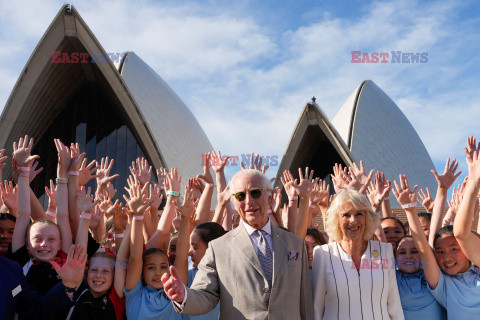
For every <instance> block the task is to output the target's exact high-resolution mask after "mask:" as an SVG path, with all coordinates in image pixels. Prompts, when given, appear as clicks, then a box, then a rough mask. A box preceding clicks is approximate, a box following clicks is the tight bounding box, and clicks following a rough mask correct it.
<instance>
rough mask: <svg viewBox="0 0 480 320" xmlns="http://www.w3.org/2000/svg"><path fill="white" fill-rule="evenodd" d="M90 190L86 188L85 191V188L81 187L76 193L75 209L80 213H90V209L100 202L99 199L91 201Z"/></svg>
mask: <svg viewBox="0 0 480 320" xmlns="http://www.w3.org/2000/svg"><path fill="white" fill-rule="evenodd" d="M91 191H92V190H91V188H90V187H88V189H87V190H85V187H81V188H80V189H79V190H78V192H77V207H78V210H80V211H82V212H89V213H91V212H92V208H93V207H94V206H95V205H96V204H97V203H98V202H100V199H95V201H94V200H93V195H92V194H91Z"/></svg>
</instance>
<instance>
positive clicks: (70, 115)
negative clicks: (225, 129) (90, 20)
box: [0, 5, 212, 196]
mask: <svg viewBox="0 0 480 320" xmlns="http://www.w3.org/2000/svg"><path fill="white" fill-rule="evenodd" d="M54 52H55V54H54ZM58 52H60V55H59V56H58V58H57V55H58ZM82 54H83V55H84V56H85V55H86V54H88V56H89V58H88V61H83V62H86V63H82V61H75V60H74V59H72V57H74V56H75V55H77V56H78V55H82ZM63 55H65V56H66V57H69V58H67V59H64V56H63ZM100 55H104V56H107V54H106V52H105V50H104V49H103V48H102V46H101V45H100V43H99V42H98V40H97V39H96V38H95V36H94V35H93V33H92V31H91V30H90V29H89V28H88V26H87V25H86V23H85V22H84V21H83V19H82V18H81V17H80V15H79V14H78V12H77V11H76V10H75V8H74V7H70V6H67V5H65V6H63V7H62V9H61V10H60V11H59V13H58V14H57V16H56V17H55V18H54V20H53V22H52V23H51V24H50V26H49V27H48V29H47V31H46V32H45V34H44V35H43V37H42V39H41V40H40V42H39V43H38V44H37V46H36V48H35V50H34V52H33V53H32V55H31V56H30V58H29V60H28V62H27V64H26V66H25V68H24V69H23V71H22V73H21V74H20V76H19V78H18V80H17V83H16V84H15V86H14V88H13V90H12V92H11V94H10V97H9V99H8V101H7V103H6V105H5V107H4V109H3V112H2V115H1V118H0V132H2V135H1V136H0V145H1V146H4V147H5V148H6V149H7V154H11V151H12V143H13V141H16V140H18V138H19V137H20V136H22V135H24V134H25V133H28V134H29V135H31V136H33V137H35V138H36V144H35V147H34V150H33V153H34V154H39V155H40V156H41V158H40V162H41V166H43V167H44V170H43V172H41V173H40V174H39V176H38V177H37V178H36V179H35V180H34V181H33V185H32V187H33V189H34V191H35V192H36V194H37V196H40V195H42V194H43V188H44V186H45V185H47V184H48V180H49V179H51V178H54V177H55V174H56V161H57V159H56V157H57V156H56V153H57V152H56V150H55V146H54V144H53V138H60V139H61V140H62V141H63V142H64V143H66V144H70V143H71V142H75V141H77V142H79V144H80V148H81V150H82V151H84V152H86V153H87V158H88V159H89V160H93V159H97V160H99V159H100V158H101V157H104V156H109V157H111V158H114V159H115V165H114V168H113V170H112V171H113V173H119V174H120V178H118V179H116V180H114V183H115V187H116V188H117V189H118V190H119V193H121V192H122V190H123V188H120V186H123V185H125V178H126V176H127V175H128V173H129V171H128V166H129V164H130V163H131V162H132V161H133V160H134V159H135V158H137V157H139V156H145V157H146V158H147V159H148V161H149V162H150V164H151V165H152V166H153V167H154V168H157V169H158V168H160V167H166V168H170V167H171V166H173V165H175V166H177V167H178V169H179V173H180V174H181V175H183V176H185V177H187V176H189V177H191V176H194V175H196V174H197V173H198V172H200V170H201V154H202V153H205V152H208V151H210V150H212V146H211V144H210V142H209V140H208V138H207V136H206V135H205V133H204V131H203V129H202V128H201V126H200V124H199V123H198V121H197V120H196V119H195V117H194V116H193V114H192V113H191V112H190V110H189V109H188V108H187V107H186V105H185V104H184V103H183V102H182V101H181V100H180V98H179V97H178V96H177V95H176V94H175V92H173V90H172V89H171V88H170V87H169V86H168V84H167V83H165V81H163V80H162V78H161V77H160V76H158V75H157V74H156V73H155V71H153V70H152V69H151V68H150V67H149V66H148V65H147V64H146V63H145V62H144V61H142V60H141V59H140V58H139V57H138V56H137V55H135V53H133V52H128V53H127V54H124V55H123V57H122V60H119V61H116V63H112V61H110V60H109V59H102V60H98V59H97V61H95V62H96V63H93V61H92V59H91V57H99V56H100ZM78 60H81V59H78ZM62 62H63V63H62ZM68 62H70V63H68ZM4 173H5V177H8V175H10V174H11V168H10V165H8V164H7V168H5V170H4Z"/></svg>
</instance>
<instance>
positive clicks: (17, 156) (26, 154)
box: [12, 135, 40, 168]
mask: <svg viewBox="0 0 480 320" xmlns="http://www.w3.org/2000/svg"><path fill="white" fill-rule="evenodd" d="M32 147H33V138H30V139H29V138H28V135H26V136H25V138H20V139H19V140H18V145H17V142H14V143H13V154H12V162H13V166H14V167H16V168H17V167H30V166H31V165H32V163H33V161H34V160H35V159H38V158H40V156H37V155H33V156H32V155H30V152H31V151H32Z"/></svg>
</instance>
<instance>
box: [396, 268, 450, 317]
mask: <svg viewBox="0 0 480 320" xmlns="http://www.w3.org/2000/svg"><path fill="white" fill-rule="evenodd" d="M397 286H398V292H399V293H400V300H401V301H402V308H403V314H404V315H405V319H406V320H417V319H422V320H446V319H447V312H446V311H445V309H444V308H443V307H442V306H441V305H440V304H439V303H438V302H437V300H435V298H434V297H433V295H432V293H431V292H430V290H429V289H428V283H427V279H426V278H425V273H424V272H423V270H420V271H419V272H416V273H404V272H401V271H400V270H397Z"/></svg>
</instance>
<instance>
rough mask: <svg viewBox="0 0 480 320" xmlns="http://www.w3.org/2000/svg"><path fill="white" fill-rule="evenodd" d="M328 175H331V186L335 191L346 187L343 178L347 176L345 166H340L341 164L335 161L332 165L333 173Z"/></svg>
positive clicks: (346, 183)
mask: <svg viewBox="0 0 480 320" xmlns="http://www.w3.org/2000/svg"><path fill="white" fill-rule="evenodd" d="M330 176H331V177H332V182H333V186H334V188H335V191H336V192H339V191H340V190H343V189H346V188H347V187H348V186H347V185H348V182H347V181H346V179H345V177H347V168H342V165H341V164H338V163H335V165H334V166H333V174H332V175H330Z"/></svg>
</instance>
